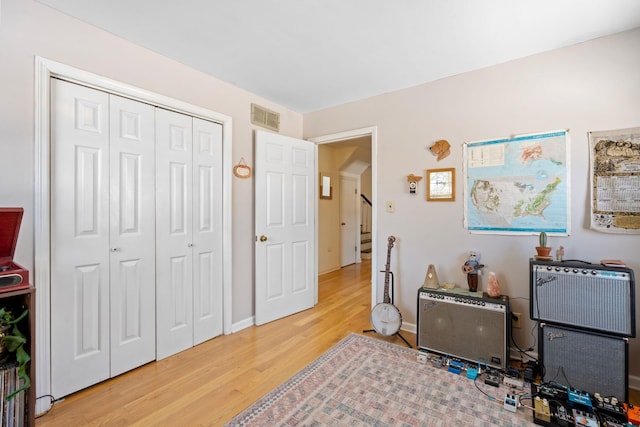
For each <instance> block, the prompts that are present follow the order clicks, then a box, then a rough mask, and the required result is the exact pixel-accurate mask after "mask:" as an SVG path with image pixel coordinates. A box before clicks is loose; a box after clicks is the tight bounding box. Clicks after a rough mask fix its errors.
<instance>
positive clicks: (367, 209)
mask: <svg viewBox="0 0 640 427" xmlns="http://www.w3.org/2000/svg"><path fill="white" fill-rule="evenodd" d="M360 199H361V202H362V209H360V215H361V218H360V233H370V232H371V215H372V210H373V205H372V203H371V200H369V199H367V196H365V195H364V194H360Z"/></svg>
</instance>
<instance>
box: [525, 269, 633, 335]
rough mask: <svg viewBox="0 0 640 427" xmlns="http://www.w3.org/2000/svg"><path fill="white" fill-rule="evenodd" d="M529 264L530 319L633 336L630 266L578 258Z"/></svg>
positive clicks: (631, 275) (631, 271)
mask: <svg viewBox="0 0 640 427" xmlns="http://www.w3.org/2000/svg"><path fill="white" fill-rule="evenodd" d="M529 264H530V274H531V276H530V292H531V295H530V296H531V298H530V299H529V301H530V304H531V306H530V307H529V308H530V310H529V312H530V313H531V319H533V320H539V321H542V322H548V323H555V324H561V325H566V326H572V327H576V328H579V329H589V330H591V331H595V332H604V333H607V334H615V335H620V336H626V337H635V336H636V317H635V281H634V276H633V270H631V269H628V268H609V267H604V266H602V265H595V264H586V263H580V262H546V261H537V260H536V261H534V260H531V261H530V263H529Z"/></svg>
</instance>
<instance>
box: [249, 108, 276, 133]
mask: <svg viewBox="0 0 640 427" xmlns="http://www.w3.org/2000/svg"><path fill="white" fill-rule="evenodd" d="M251 123H252V124H254V125H258V126H262V127H264V128H267V129H271V130H274V131H276V132H279V131H280V113H276V112H275V111H271V110H269V109H267V108H264V107H261V106H259V105H256V104H251Z"/></svg>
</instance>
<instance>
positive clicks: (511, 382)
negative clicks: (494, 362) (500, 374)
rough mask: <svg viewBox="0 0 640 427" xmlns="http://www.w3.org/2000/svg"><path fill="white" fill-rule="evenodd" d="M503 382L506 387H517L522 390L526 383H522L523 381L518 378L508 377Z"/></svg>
mask: <svg viewBox="0 0 640 427" xmlns="http://www.w3.org/2000/svg"><path fill="white" fill-rule="evenodd" d="M502 382H503V383H504V384H505V385H508V386H511V387H515V388H522V387H524V381H522V380H521V379H518V378H512V377H507V376H505V377H504V378H503V379H502Z"/></svg>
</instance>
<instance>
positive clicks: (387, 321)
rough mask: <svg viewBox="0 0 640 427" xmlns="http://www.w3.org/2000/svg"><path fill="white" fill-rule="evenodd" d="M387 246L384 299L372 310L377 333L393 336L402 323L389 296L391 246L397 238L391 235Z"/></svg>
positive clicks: (398, 311)
mask: <svg viewBox="0 0 640 427" xmlns="http://www.w3.org/2000/svg"><path fill="white" fill-rule="evenodd" d="M388 240H389V245H388V247H387V265H386V266H385V271H384V299H383V302H381V303H379V304H376V306H375V307H373V310H371V324H372V325H373V328H374V329H375V331H376V332H377V333H379V334H380V335H384V336H391V335H395V334H397V333H398V331H399V330H400V326H401V325H402V315H401V314H400V310H398V309H397V308H396V306H395V305H393V304H391V298H390V297H389V276H390V275H391V248H393V242H395V241H396V238H395V237H393V236H389V239H388Z"/></svg>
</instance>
